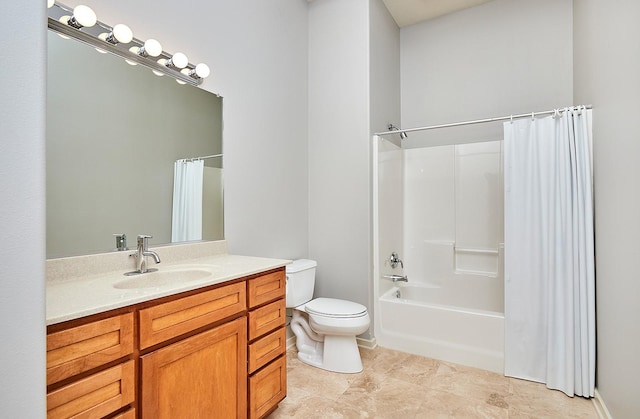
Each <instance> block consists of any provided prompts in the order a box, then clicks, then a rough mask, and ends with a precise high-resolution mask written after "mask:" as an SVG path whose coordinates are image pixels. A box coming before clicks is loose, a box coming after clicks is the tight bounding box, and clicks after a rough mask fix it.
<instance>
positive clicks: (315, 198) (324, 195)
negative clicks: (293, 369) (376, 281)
mask: <svg viewBox="0 0 640 419" xmlns="http://www.w3.org/2000/svg"><path fill="white" fill-rule="evenodd" d="M308 112H309V131H308V135H309V256H310V257H311V258H312V259H314V260H317V262H318V268H317V271H316V291H315V294H316V296H323V297H336V298H344V299H348V300H353V301H356V302H358V303H361V304H365V305H368V304H369V283H370V269H369V268H370V263H369V261H370V249H369V247H370V238H369V235H370V188H369V183H370V181H369V178H370V176H369V166H370V165H369V149H370V142H371V139H370V137H369V2H368V0H353V1H344V0H320V1H314V2H312V3H310V4H309V108H308Z"/></svg>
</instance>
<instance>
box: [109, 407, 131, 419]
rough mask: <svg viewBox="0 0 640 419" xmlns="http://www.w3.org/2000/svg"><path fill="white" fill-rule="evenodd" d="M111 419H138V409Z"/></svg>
mask: <svg viewBox="0 0 640 419" xmlns="http://www.w3.org/2000/svg"><path fill="white" fill-rule="evenodd" d="M111 419H136V409H129V410H127V411H125V412H122V413H120V414H119V415H115V416H114V417H112V418H111Z"/></svg>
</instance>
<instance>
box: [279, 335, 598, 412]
mask: <svg viewBox="0 0 640 419" xmlns="http://www.w3.org/2000/svg"><path fill="white" fill-rule="evenodd" d="M360 353H361V355H362V363H363V365H364V371H363V372H361V373H358V374H338V373H333V372H329V371H324V370H322V369H319V368H315V367H312V366H309V365H306V364H304V363H302V362H300V361H299V360H298V359H297V355H296V352H295V349H294V350H290V351H289V352H288V353H287V363H288V364H287V379H288V394H287V398H286V399H285V400H283V401H282V402H281V403H280V406H279V407H278V409H277V410H276V411H275V412H273V413H272V414H271V415H270V416H269V419H279V418H305V419H306V418H322V419H331V418H347V419H351V418H353V419H356V418H380V419H386V418H389V419H410V418H417V419H439V418H443V419H444V418H446V419H450V418H453V419H467V418H469V419H476V418H483V419H502V418H505V419H506V418H510V419H512V418H531V419H533V418H535V419H547V418H548V419H564V418H581V419H597V417H598V416H597V414H596V411H595V408H594V407H593V404H592V402H591V401H590V400H588V399H584V398H581V397H573V398H572V397H567V396H566V395H565V394H563V393H561V392H559V391H554V390H549V389H547V388H546V387H545V385H544V384H539V383H532V382H530V381H524V380H517V379H513V378H508V377H504V376H502V375H500V374H496V373H493V372H489V371H484V370H480V369H476V368H470V367H465V366H461V365H456V364H452V363H448V362H442V361H437V360H434V359H430V358H424V357H420V356H416V355H410V354H406V353H403V352H399V351H393V350H390V349H385V348H380V347H378V348H375V349H373V350H367V349H361V350H360Z"/></svg>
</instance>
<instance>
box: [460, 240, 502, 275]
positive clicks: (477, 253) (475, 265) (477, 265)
mask: <svg viewBox="0 0 640 419" xmlns="http://www.w3.org/2000/svg"><path fill="white" fill-rule="evenodd" d="M453 250H454V255H455V256H454V266H455V268H454V273H456V274H458V275H479V276H486V277H491V278H495V277H497V276H498V275H499V271H500V269H499V266H500V248H480V247H461V246H454V248H453Z"/></svg>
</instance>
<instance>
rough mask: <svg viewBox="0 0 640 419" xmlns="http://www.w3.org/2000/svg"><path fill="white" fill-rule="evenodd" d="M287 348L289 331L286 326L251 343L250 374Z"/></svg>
mask: <svg viewBox="0 0 640 419" xmlns="http://www.w3.org/2000/svg"><path fill="white" fill-rule="evenodd" d="M286 350H287V333H286V329H285V328H284V327H281V328H280V329H278V330H276V331H275V332H271V333H269V334H268V335H267V336H265V337H263V338H260V339H258V340H257V341H255V342H253V343H252V344H250V345H249V374H251V373H253V372H254V371H256V370H257V369H260V368H262V367H263V366H264V365H267V364H268V363H269V362H270V361H272V360H274V359H276V358H277V357H279V356H280V355H282V354H284V353H285V352H286Z"/></svg>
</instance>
